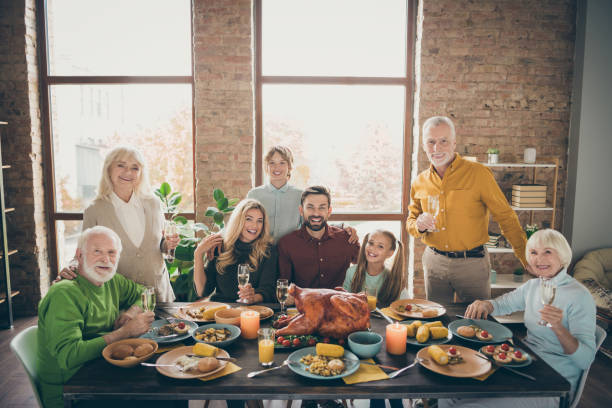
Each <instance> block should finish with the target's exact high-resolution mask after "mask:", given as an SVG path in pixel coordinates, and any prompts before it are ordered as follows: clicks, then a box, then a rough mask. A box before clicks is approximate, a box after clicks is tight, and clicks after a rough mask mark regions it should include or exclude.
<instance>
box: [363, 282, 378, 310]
mask: <svg viewBox="0 0 612 408" xmlns="http://www.w3.org/2000/svg"><path fill="white" fill-rule="evenodd" d="M365 293H366V295H367V296H368V307H369V308H370V311H372V310H374V309H376V302H377V301H378V288H369V287H367V286H366V288H365Z"/></svg>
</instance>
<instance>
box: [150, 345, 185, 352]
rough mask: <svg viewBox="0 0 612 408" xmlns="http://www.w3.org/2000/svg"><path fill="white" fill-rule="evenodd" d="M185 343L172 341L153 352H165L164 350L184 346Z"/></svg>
mask: <svg viewBox="0 0 612 408" xmlns="http://www.w3.org/2000/svg"><path fill="white" fill-rule="evenodd" d="M184 346H185V343H174V344H172V345H168V346H160V347H159V348H158V349H157V351H156V352H155V354H161V353H165V352H166V351H170V350H174V349H175V348H179V347H184Z"/></svg>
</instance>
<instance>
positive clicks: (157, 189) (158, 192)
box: [153, 188, 164, 201]
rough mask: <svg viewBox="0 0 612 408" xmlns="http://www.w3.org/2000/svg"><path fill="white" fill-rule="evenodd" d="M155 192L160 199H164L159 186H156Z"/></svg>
mask: <svg viewBox="0 0 612 408" xmlns="http://www.w3.org/2000/svg"><path fill="white" fill-rule="evenodd" d="M153 194H155V195H156V196H157V197H158V198H159V199H160V200H162V201H164V196H163V195H162V193H161V192H160V191H159V188H156V189H155V190H153Z"/></svg>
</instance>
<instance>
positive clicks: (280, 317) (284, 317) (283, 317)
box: [278, 314, 289, 320]
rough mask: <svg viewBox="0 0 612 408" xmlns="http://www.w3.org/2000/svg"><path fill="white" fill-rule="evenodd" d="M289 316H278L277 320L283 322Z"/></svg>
mask: <svg viewBox="0 0 612 408" xmlns="http://www.w3.org/2000/svg"><path fill="white" fill-rule="evenodd" d="M288 317H289V316H287V315H286V314H282V315H280V316H278V320H285V319H287V318H288Z"/></svg>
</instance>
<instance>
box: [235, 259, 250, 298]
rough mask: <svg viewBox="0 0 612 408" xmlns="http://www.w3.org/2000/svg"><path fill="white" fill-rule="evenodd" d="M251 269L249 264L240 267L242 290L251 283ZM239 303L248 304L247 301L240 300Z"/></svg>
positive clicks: (239, 281)
mask: <svg viewBox="0 0 612 408" xmlns="http://www.w3.org/2000/svg"><path fill="white" fill-rule="evenodd" d="M250 273H251V268H250V267H249V265H248V264H240V265H238V288H239V289H240V288H242V287H244V286H246V285H247V283H249V276H250ZM238 302H241V303H246V300H242V299H238Z"/></svg>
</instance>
